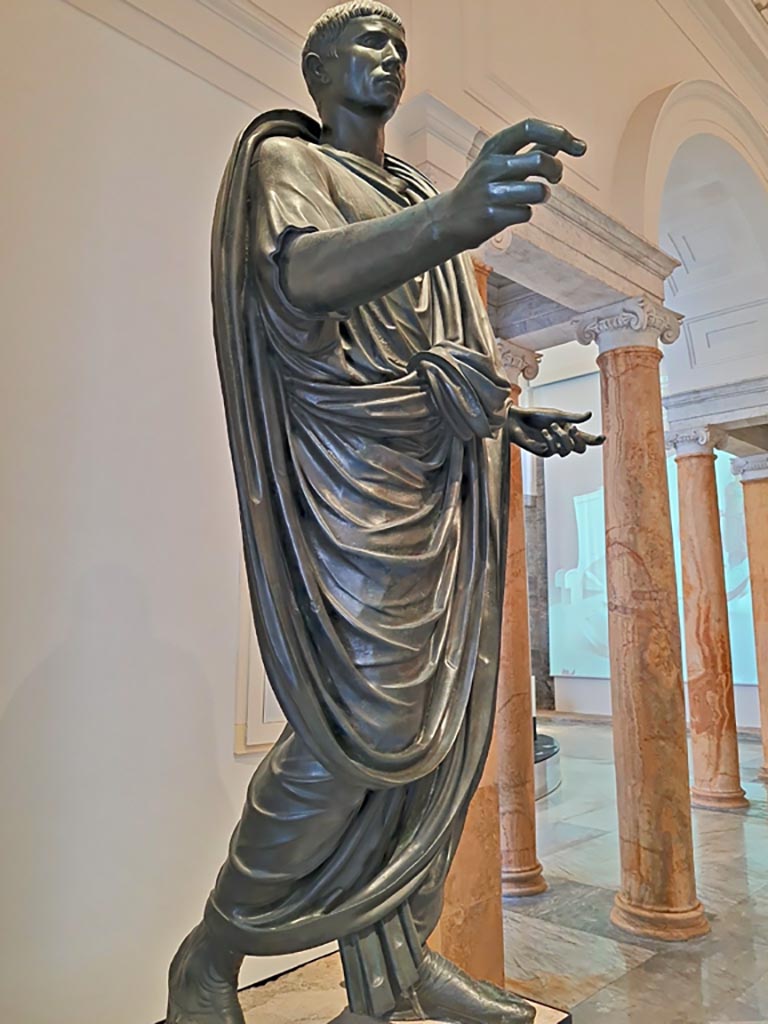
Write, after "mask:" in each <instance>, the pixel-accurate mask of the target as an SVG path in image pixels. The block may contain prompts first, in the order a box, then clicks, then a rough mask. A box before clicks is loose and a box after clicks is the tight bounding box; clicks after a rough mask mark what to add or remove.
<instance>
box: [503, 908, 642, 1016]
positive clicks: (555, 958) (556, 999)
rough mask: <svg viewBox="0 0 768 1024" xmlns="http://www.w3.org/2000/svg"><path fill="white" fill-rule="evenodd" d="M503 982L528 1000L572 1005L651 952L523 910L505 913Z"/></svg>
mask: <svg viewBox="0 0 768 1024" xmlns="http://www.w3.org/2000/svg"><path fill="white" fill-rule="evenodd" d="M504 948H505V958H504V959H505V965H506V973H507V984H508V986H509V988H511V989H512V990H513V991H515V992H520V993H522V994H523V995H524V996H527V997H530V998H532V999H538V1000H540V1001H544V1002H547V1003H549V1004H554V1005H556V1006H564V1007H567V1008H570V1007H573V1006H575V1005H577V1004H578V1003H580V1002H581V1001H582V1000H584V999H586V998H588V997H589V996H590V995H592V994H593V993H594V992H596V991H598V990H599V989H601V988H603V987H604V986H605V985H607V984H608V983H609V982H611V981H613V980H614V979H616V978H620V977H621V976H622V975H624V974H625V973H626V972H627V971H628V970H631V969H632V968H633V967H635V966H637V965H638V964H640V963H643V961H645V960H647V959H648V958H649V957H650V956H653V953H652V952H650V951H648V950H644V949H640V948H639V947H637V946H631V945H629V944H625V943H621V942H615V941H613V940H611V939H604V938H600V937H598V936H592V937H590V940H589V941H588V942H586V941H585V936H584V933H583V932H579V931H576V930H575V929H572V928H566V927H563V926H562V925H555V924H551V923H550V922H548V921H544V920H540V919H539V920H537V919H533V918H530V917H527V916H526V915H524V914H519V913H516V912H515V911H512V910H506V911H505V913H504Z"/></svg>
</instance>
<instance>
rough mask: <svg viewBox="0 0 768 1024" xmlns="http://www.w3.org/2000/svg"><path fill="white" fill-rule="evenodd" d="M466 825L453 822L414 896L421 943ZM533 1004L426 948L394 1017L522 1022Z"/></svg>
mask: <svg viewBox="0 0 768 1024" xmlns="http://www.w3.org/2000/svg"><path fill="white" fill-rule="evenodd" d="M463 827H464V817H463V816H462V817H461V818H460V819H457V821H456V822H455V824H454V827H453V834H452V836H451V838H450V840H449V842H448V843H447V844H446V846H445V847H444V849H443V851H442V852H441V854H440V855H438V856H437V857H436V858H435V860H434V862H433V864H432V868H431V870H430V872H429V874H428V875H427V877H426V879H425V880H424V882H423V883H422V885H421V887H420V888H419V889H418V890H417V891H416V892H415V893H414V894H413V896H412V897H411V900H410V908H411V914H412V917H413V922H414V925H415V928H416V931H417V933H418V935H419V939H420V941H421V942H422V944H426V942H427V939H428V938H429V936H430V935H431V934H432V932H433V931H434V929H435V928H436V926H437V923H438V921H439V919H440V914H441V912H442V909H443V891H444V887H445V880H446V877H447V875H448V871H449V869H450V866H451V863H452V861H453V854H454V853H455V850H456V847H457V845H458V842H459V839H460V838H461V833H462V831H463ZM535 1014H536V1011H535V1009H534V1007H532V1006H531V1005H530V1003H528V1002H526V1001H525V1000H523V999H520V998H519V997H517V996H515V995H513V994H512V993H511V992H505V991H504V990H503V989H500V988H498V987H497V986H496V985H492V984H491V983H490V982H484V981H478V980H476V979H474V978H471V977H470V976H469V975H468V974H466V973H465V972H464V971H462V970H461V969H460V968H459V967H457V966H456V965H455V964H452V963H451V962H450V961H449V960H446V959H445V958H444V957H442V956H440V955H439V954H437V953H435V952H433V951H432V950H429V949H426V948H425V955H424V958H423V960H422V962H421V965H420V967H419V979H418V982H417V983H416V985H415V986H414V988H413V989H412V991H411V992H410V993H403V995H402V996H401V998H400V999H399V1000H398V1004H397V1006H396V1008H395V1012H394V1014H393V1015H392V1018H391V1019H392V1020H397V1021H411V1020H419V1019H424V1018H434V1019H435V1020H439V1021H446V1022H451V1024H524V1022H527V1021H532V1020H534V1017H535Z"/></svg>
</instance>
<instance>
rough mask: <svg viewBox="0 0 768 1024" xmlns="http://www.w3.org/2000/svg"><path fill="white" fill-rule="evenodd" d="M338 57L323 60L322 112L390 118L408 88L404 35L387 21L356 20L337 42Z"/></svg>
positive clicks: (349, 24)
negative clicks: (342, 110)
mask: <svg viewBox="0 0 768 1024" xmlns="http://www.w3.org/2000/svg"><path fill="white" fill-rule="evenodd" d="M336 54H337V55H336V57H327V56H326V57H323V58H322V70H323V72H324V74H325V76H326V77H325V79H324V82H323V89H322V92H321V93H320V106H321V110H322V109H326V108H327V107H332V106H346V107H349V108H351V109H354V110H358V111H366V110H367V111H370V112H372V113H376V114H377V115H378V116H380V117H381V116H383V117H384V118H385V119H387V120H388V119H389V118H390V117H391V116H392V115H393V114H394V112H395V111H396V110H397V106H398V104H399V102H400V97H401V96H402V95H403V90H404V89H405V62H406V60H407V58H408V49H407V47H406V45H405V33H404V32H403V30H402V29H401V28H398V26H397V25H395V24H393V23H392V22H391V21H389V20H388V19H386V18H373V17H370V18H353V19H352V20H351V21H350V22H349V23H348V24H347V25H345V26H344V31H343V32H342V34H341V36H340V37H339V39H338V41H337V43H336Z"/></svg>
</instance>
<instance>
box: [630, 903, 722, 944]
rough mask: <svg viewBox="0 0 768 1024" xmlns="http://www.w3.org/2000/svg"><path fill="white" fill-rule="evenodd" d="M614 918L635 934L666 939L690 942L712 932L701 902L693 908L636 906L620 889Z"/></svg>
mask: <svg viewBox="0 0 768 1024" xmlns="http://www.w3.org/2000/svg"><path fill="white" fill-rule="evenodd" d="M611 921H612V922H613V924H615V925H616V927H617V928H621V929H623V930H624V931H626V932H632V934H633V935H642V936H644V937H645V938H647V939H660V940H661V941H662V942H687V941H688V940H689V939H697V938H699V937H700V936H701V935H706V934H707V933H708V932H709V921H707V918H706V916H705V914H704V907H703V906H702V905H701V903H697V904H696V906H695V907H692V908H691V909H689V910H650V909H648V908H647V907H635V906H633V905H632V904H631V903H629V902H628V901H627V900H626V899H625V898H624V896H622V894H621V893H620V892H619V893H616V900H615V902H614V905H613V910H612V911H611Z"/></svg>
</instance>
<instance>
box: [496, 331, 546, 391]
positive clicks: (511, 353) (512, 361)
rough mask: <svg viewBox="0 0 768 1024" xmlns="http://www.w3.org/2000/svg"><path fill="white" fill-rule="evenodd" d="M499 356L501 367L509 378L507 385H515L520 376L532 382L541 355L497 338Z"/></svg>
mask: <svg viewBox="0 0 768 1024" xmlns="http://www.w3.org/2000/svg"><path fill="white" fill-rule="evenodd" d="M497 344H498V346H499V355H500V356H501V365H502V366H503V367H504V371H505V373H506V374H507V376H508V377H509V383H510V384H512V385H516V384H517V383H518V380H519V378H520V377H521V376H522V377H524V378H525V380H533V379H534V378H535V377H536V376H538V373H539V363H540V362H541V355H540V354H539V353H538V352H531V351H530V349H527V348H523V347H522V346H521V345H515V343H514V342H512V341H506V340H504V339H502V338H499V339H498V341H497Z"/></svg>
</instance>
